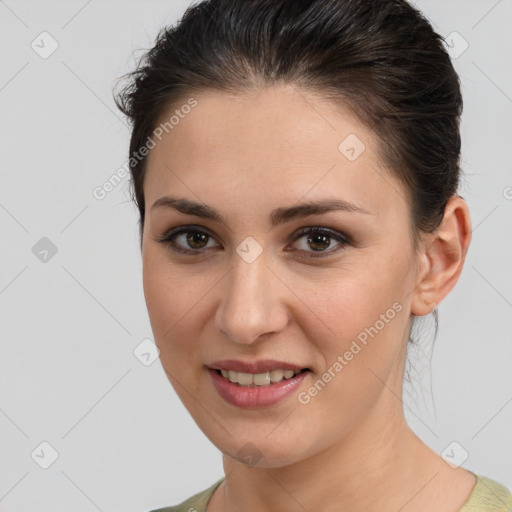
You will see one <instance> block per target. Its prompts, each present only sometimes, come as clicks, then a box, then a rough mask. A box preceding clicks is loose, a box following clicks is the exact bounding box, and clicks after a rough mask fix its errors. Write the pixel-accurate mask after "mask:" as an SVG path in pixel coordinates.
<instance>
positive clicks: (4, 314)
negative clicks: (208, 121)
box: [0, 0, 512, 512]
mask: <svg viewBox="0 0 512 512" xmlns="http://www.w3.org/2000/svg"><path fill="white" fill-rule="evenodd" d="M189 4H190V2H189V1H188V0H187V1H185V0H184V1H169V0H167V1H156V0H152V1H145V2H143V1H142V0H139V1H124V2H121V1H113V0H109V1H100V0H92V1H85V0H82V1H48V0H47V1H26V0H5V1H1V0H0V62H1V66H0V112H1V115H0V145H1V150H0V172H1V173H2V174H1V187H0V223H1V238H2V243H1V246H0V247H1V265H0V321H1V339H0V343H1V357H0V461H1V462H0V511H2V512H14V511H35V510H37V511H38V512H50V511H52V512H55V511H68V510H73V511H75V512H89V511H94V510H100V511H110V512H117V511H119V512H121V511H123V512H142V511H146V510H149V509H151V508H154V507H157V506H164V505H169V504H173V503H178V502H179V501H181V500H183V499H185V498H186V497H188V496H190V495H192V494H193V493H195V492H198V491H199V490H202V489H204V488H206V487H208V486H209V485H211V484H212V483H213V482H214V481H215V480H216V479H218V478H219V477H220V476H222V474H223V473H222V465H221V455H220V453H219V451H218V450H217V449H216V448H215V447H214V446H213V445H212V444H211V443H210V442H209V441H208V440H207V439H206V438H205V436H204V435H203V434H202V432H201V431H200V430H199V429H198V427H197V426H196V425H195V423H194V422H193V421H192V419H191V418H190V417H189V415H188V413H187V411H186V410H185V409H184V407H183V406H182V405H181V403H180V402H179V400H178V399H177V397H176V396H175V394H174V391H173V390H172V388H171V386H170V384H169V383H168V381H167V378H166V377H165V374H164V372H163V370H162V368H161V365H160V362H159V360H158V359H157V360H156V361H154V362H153V364H151V365H148V366H146V365H145V364H143V362H146V363H147V361H146V360H145V359H144V357H141V359H142V360H143V362H141V360H140V359H139V358H137V357H136V356H135V355H134V350H136V347H137V346H138V345H139V344H140V343H141V342H142V341H143V340H144V339H147V338H149V339H151V338H152V334H151V329H150V325H149V321H148V317H147V312H146V309H145V303H144V297H143V292H142V284H141V258H140V253H139V245H138V227H137V215H136V211H135V207H134V206H133V205H132V204H131V203H130V200H129V195H128V186H127V183H128V181H127V179H124V180H123V181H122V183H121V184H119V185H118V186H117V187H116V188H115V189H114V190H113V191H111V192H110V193H109V194H107V196H106V197H105V198H104V199H103V200H98V199H96V198H95V197H94V196H93V190H94V189H95V187H98V186H101V185H102V184H103V183H104V182H105V181H106V180H108V179H109V177H111V176H112V175H113V174H115V173H116V172H117V171H118V169H120V168H122V166H123V165H124V164H125V163H126V159H127V154H128V137H129V132H128V129H127V126H126V124H125V122H124V121H123V119H122V118H121V117H120V114H118V112H117V110H116V108H115V106H114V103H113V100H112V95H111V91H112V87H113V85H114V81H115V79H116V78H117V77H119V76H120V75H122V74H123V73H125V72H127V71H129V70H131V69H132V68H133V65H134V59H133V52H134V51H136V53H135V56H138V55H139V54H140V53H141V51H140V49H147V48H149V47H150V46H151V45H152V43H153V41H154V37H155V35H156V33H157V30H158V29H159V28H160V27H161V26H163V25H164V24H169V23H173V22H174V21H175V20H176V19H177V16H178V15H179V14H180V13H182V12H183V10H184V9H185V8H186V6H187V5H189ZM418 6H419V7H420V8H421V9H422V10H423V11H424V12H425V14H426V15H427V16H428V17H429V18H430V19H431V21H432V22H433V23H434V26H435V28H436V29H437V30H438V31H439V32H440V33H441V34H442V35H443V36H444V37H445V38H446V40H447V42H449V45H451V46H452V50H451V51H452V52H453V55H454V65H455V66H456V69H457V71H458V72H459V75H460V77H461V79H462V82H463V95H464V115H463V121H462V136H463V169H464V171H465V173H466V177H465V178H464V180H463V184H462V186H461V189H460V193H461V194H462V195H463V197H464V198H465V199H466V200H467V201H468V203H469V207H470V210H471V215H472V221H473V240H472V245H471V247H470V250H469V253H468V256H467V260H466V265H465V268H464V271H463V273H462V276H461V278H460V281H459V283H458V284H457V286H456V287H455V289H454V290H453V291H452V292H451V293H450V295H449V296H448V297H447V298H446V299H445V300H444V301H443V303H442V304H441V305H440V307H439V309H440V331H439V334H438V338H437V340H436V342H435V349H434V355H433V359H432V381H431V383H430V378H429V368H428V365H423V366H422V367H423V370H421V365H420V367H418V368H417V369H415V370H414V369H413V373H412V376H413V383H412V386H410V392H409V393H407V394H406V395H407V396H406V397H405V400H406V401H405V410H406V415H407V418H408V420H409V421H410V424H411V426H412V427H413V428H414V430H415V432H416V433H417V434H418V435H419V436H420V437H421V438H422V439H424V440H425V442H426V443H427V444H429V445H430V446H431V447H432V448H433V449H434V450H436V451H438V452H439V453H441V452H443V450H444V449H445V448H446V447H447V446H448V445H450V443H452V442H453V441H456V442H457V443H459V444H460V447H459V445H456V446H455V448H456V452H457V453H458V454H459V456H460V454H461V453H463V452H462V451H461V449H462V448H461V447H463V449H464V450H466V451H467V452H468V454H469V457H468V458H467V459H466V460H465V462H464V463H463V466H464V467H466V468H468V469H471V470H473V471H475V472H477V473H479V474H483V475H486V476H489V477H491V478H494V479H496V480H498V481H499V482H501V483H503V484H505V485H507V486H508V487H509V488H511V489H512V465H511V460H512V371H511V361H512V343H511V342H512V339H511V334H510V333H511V330H512V272H511V271H510V262H511V261H512V257H511V256H512V236H511V234H512V170H511V163H512V153H511V146H512V144H511V141H512V123H511V121H512V74H511V66H510V55H511V54H512V36H511V31H510V22H511V20H512V0H501V1H495V0H485V1H484V0H478V1H468V0H464V1H462V0H460V1H454V0H451V1H446V0H444V1H442V2H441V1H439V2H426V1H425V2H423V1H422V2H418ZM44 31H46V32H48V33H49V34H50V35H51V38H53V40H55V41H56V42H57V44H58V48H57V50H56V51H55V52H54V53H53V54H51V55H50V56H48V57H47V58H42V57H41V56H40V53H41V52H44V51H46V52H48V51H49V50H50V49H51V44H55V43H52V40H51V39H50V38H49V36H40V34H41V32H44ZM454 31H456V32H457V33H459V34H460V36H461V37H462V38H463V39H460V38H458V36H456V35H455V36H453V34H452V33H453V32H454ZM450 34H452V35H451V36H450ZM41 40H43V41H42V42H41ZM33 41H35V42H34V45H38V46H36V48H37V50H38V52H39V53H38V52H36V51H35V50H34V49H33V48H32V47H31V44H32V42H33ZM464 41H467V44H468V45H469V46H468V48H467V49H465V44H464ZM464 49H465V51H463V50H464ZM455 56H456V58H455ZM44 237H46V238H47V239H49V240H50V241H51V244H53V246H55V247H56V249H57V252H56V253H55V254H54V255H53V254H52V251H51V246H50V244H49V242H48V240H43V241H40V240H41V239H42V238H44ZM37 244H38V245H37ZM34 246H35V249H33V248H34ZM44 251H48V252H46V253H45V252H44ZM41 259H42V260H41ZM429 318H431V317H425V318H423V319H422V320H426V321H425V322H424V329H423V330H422V336H423V339H424V340H425V343H426V345H427V347H428V344H429V343H431V340H432V336H433V329H432V327H433V322H432V321H430V322H429ZM143 347H144V346H143ZM140 351H143V350H142V349H139V352H137V350H136V352H137V353H140ZM427 351H428V350H427ZM148 357H149V356H145V358H146V359H147V358H148ZM418 358H422V359H423V360H427V359H428V358H427V356H426V355H425V354H423V355H422V354H420V355H418V357H417V358H416V360H417V361H420V359H418ZM422 376H423V378H422ZM421 383H423V384H421ZM42 442H46V443H49V444H50V445H51V446H52V447H53V449H55V450H56V452H57V453H58V457H57V459H56V460H55V461H54V462H53V463H52V464H51V465H49V467H48V468H47V469H43V468H42V467H41V465H48V464H49V463H50V462H52V460H51V459H52V457H51V456H52V449H51V448H49V447H48V446H47V445H41V443H42ZM457 450H458V451H457Z"/></svg>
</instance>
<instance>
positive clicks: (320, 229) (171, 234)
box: [154, 225, 352, 258]
mask: <svg viewBox="0 0 512 512" xmlns="http://www.w3.org/2000/svg"><path fill="white" fill-rule="evenodd" d="M191 232H194V233H203V234H205V235H207V236H208V237H209V239H213V240H215V241H216V237H215V236H214V235H212V234H211V233H210V231H209V230H208V228H205V227H203V226H198V225H183V226H178V227H176V228H173V229H170V230H169V231H167V232H166V233H165V234H164V235H162V236H157V237H155V238H154V240H155V241H156V242H159V243H163V244H166V245H167V246H168V247H169V248H170V249H171V250H172V251H174V252H178V253H182V254H189V255H193V256H200V255H203V254H205V253H206V252H207V251H205V250H204V249H196V250H194V249H183V248H182V247H179V246H174V245H172V242H173V241H174V240H175V239H176V237H177V236H179V235H181V234H183V233H191ZM312 232H313V233H320V234H326V235H328V236H330V237H331V238H332V239H334V240H336V241H337V242H338V243H339V244H340V246H339V247H338V248H335V249H328V250H326V251H316V252H315V251H304V250H301V249H285V251H287V252H298V253H305V254H306V255H305V256H302V255H301V256H299V257H302V258H311V257H313V258H318V257H327V256H330V255H332V254H334V253H337V252H338V251H340V250H343V249H344V248H345V246H346V245H351V244H352V240H351V237H350V236H348V235H346V234H344V233H342V232H340V231H338V230H336V229H332V228H329V227H326V226H319V225H310V226H303V227H302V228H299V230H296V231H294V232H293V233H292V234H291V235H290V236H289V237H288V239H287V243H288V244H289V243H291V242H295V241H297V240H299V239H300V238H302V237H304V236H306V235H308V234H310V233H312ZM208 241H209V240H208ZM217 243H218V242H217ZM210 249H211V248H210Z"/></svg>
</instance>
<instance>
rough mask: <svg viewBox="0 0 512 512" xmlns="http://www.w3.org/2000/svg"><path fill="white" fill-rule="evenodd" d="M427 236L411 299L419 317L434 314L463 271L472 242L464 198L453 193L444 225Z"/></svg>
mask: <svg viewBox="0 0 512 512" xmlns="http://www.w3.org/2000/svg"><path fill="white" fill-rule="evenodd" d="M427 239H428V244H426V247H425V249H424V250H423V253H422V254H421V264H420V265H419V268H418V278H417V281H416V282H417V285H416V287H415V289H414V290H413V293H412V299H411V313H412V314H414V315H416V316H423V315H428V314H429V313H431V312H432V311H433V310H434V309H435V307H436V306H437V305H438V304H440V303H441V301H442V300H443V299H444V298H445V297H446V295H448V293H449V292H450V291H451V290H452V288H453V287H454V286H455V284H456V282H457V281H458V279H459V276H460V274H461V272H462V268H463V266H464V260H465V258H466V254H467V251H468V248H469V244H470V241H471V220H470V215H469V208H468V206H467V203H466V202H465V201H464V199H462V198H461V197H459V196H452V197H451V198H450V199H449V200H448V202H447V204H446V207H445V213H444V217H443V220H442V222H441V224H440V225H439V226H438V228H437V229H436V230H435V232H433V233H430V234H429V235H428V238H427Z"/></svg>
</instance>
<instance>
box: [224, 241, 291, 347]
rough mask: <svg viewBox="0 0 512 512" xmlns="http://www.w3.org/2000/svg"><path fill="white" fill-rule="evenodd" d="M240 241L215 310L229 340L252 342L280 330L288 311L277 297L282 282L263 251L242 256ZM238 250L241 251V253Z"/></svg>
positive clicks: (242, 247) (284, 323) (242, 246)
mask: <svg viewBox="0 0 512 512" xmlns="http://www.w3.org/2000/svg"><path fill="white" fill-rule="evenodd" d="M244 248H245V249H246V248H247V247H244V245H243V244H240V246H239V247H238V248H237V253H238V254H234V257H233V268H232V271H231V272H230V273H229V274H228V276H227V285H226V287H225V288H224V290H223V295H222V297H221V303H220V305H219V307H218V309H217V312H216V323H217V327H218V329H219V330H220V331H221V332H222V333H223V334H224V335H225V336H227V337H228V338H229V339H230V340H232V341H235V342H237V343H244V344H251V343H254V342H256V341H258V339H259V338H260V337H261V336H263V335H264V334H268V333H271V332H278V331H280V330H281V329H283V328H284V327H285V326H286V324H287V322H288V318H287V313H286V309H285V307H284V304H283V303H282V300H281V299H280V294H281V292H282V284H280V283H279V280H278V279H277V278H276V276H275V275H274V273H273V272H272V271H271V270H270V269H269V268H268V267H267V259H266V258H265V254H264V252H262V253H260V254H259V255H258V256H257V257H256V258H255V259H252V258H248V257H245V254H248V253H250V250H251V249H249V252H246V253H244V252H243V249H244ZM240 250H242V252H241V255H240Z"/></svg>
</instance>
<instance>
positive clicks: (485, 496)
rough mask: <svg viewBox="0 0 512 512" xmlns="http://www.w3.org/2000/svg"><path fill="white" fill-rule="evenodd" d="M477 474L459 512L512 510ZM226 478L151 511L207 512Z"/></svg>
mask: <svg viewBox="0 0 512 512" xmlns="http://www.w3.org/2000/svg"><path fill="white" fill-rule="evenodd" d="M475 476H476V485H475V487H474V488H473V490H472V491H471V494H470V495H469V497H468V499H467V500H466V503H464V505H463V507H462V508H461V509H460V510H459V511H458V512H512V495H511V494H510V491H509V490H508V489H507V488H506V487H505V486H503V485H501V484H500V483H498V482H495V481H494V480H491V479H490V478H487V477H485V476H481V475H477V474H475ZM224 478H225V477H222V478H221V479H220V480H218V481H217V482H215V483H214V484H213V485H212V486H211V487H208V489H205V490H204V491H201V492H199V493H197V494H194V496H192V497H190V498H188V499H187V500H185V501H184V502H182V503H180V504H179V505H175V506H173V507H165V508H159V509H157V510H152V511H151V512H206V505H207V504H208V501H209V499H210V498H211V497H212V495H213V493H214V491H215V489H217V487H218V486H219V485H220V484H221V483H222V482H223V480H224Z"/></svg>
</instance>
